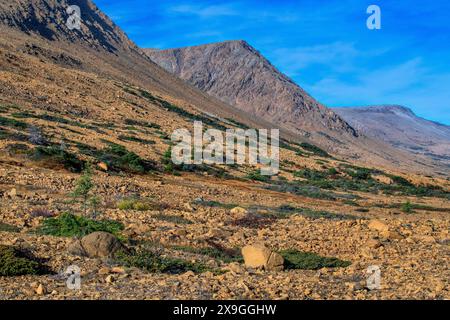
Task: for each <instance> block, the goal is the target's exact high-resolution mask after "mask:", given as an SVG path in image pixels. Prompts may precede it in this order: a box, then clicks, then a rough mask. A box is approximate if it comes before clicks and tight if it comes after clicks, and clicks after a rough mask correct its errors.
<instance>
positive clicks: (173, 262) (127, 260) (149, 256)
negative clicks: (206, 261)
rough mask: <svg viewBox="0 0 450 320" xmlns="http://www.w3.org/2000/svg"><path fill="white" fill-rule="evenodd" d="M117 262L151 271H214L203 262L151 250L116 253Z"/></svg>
mask: <svg viewBox="0 0 450 320" xmlns="http://www.w3.org/2000/svg"><path fill="white" fill-rule="evenodd" d="M115 262H116V263H118V264H121V265H123V266H125V267H128V268H131V267H134V268H139V269H142V270H145V271H147V272H150V273H170V274H179V273H185V272H187V271H193V272H195V273H203V272H206V271H212V270H211V268H209V267H207V266H205V265H203V264H200V263H191V262H187V261H184V260H181V259H173V258H163V257H161V255H159V254H158V253H156V252H153V251H151V250H136V251H134V252H131V253H124V252H120V253H118V254H117V255H116V261H115Z"/></svg>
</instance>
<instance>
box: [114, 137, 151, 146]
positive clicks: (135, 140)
mask: <svg viewBox="0 0 450 320" xmlns="http://www.w3.org/2000/svg"><path fill="white" fill-rule="evenodd" d="M119 140H121V141H131V142H137V143H142V144H145V145H153V144H155V141H152V140H147V139H141V138H138V137H135V136H126V135H120V136H119Z"/></svg>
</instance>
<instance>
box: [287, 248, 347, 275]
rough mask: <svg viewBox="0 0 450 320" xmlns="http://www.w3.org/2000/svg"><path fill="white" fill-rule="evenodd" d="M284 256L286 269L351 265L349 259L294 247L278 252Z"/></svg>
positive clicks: (312, 268)
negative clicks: (331, 256) (330, 256)
mask: <svg viewBox="0 0 450 320" xmlns="http://www.w3.org/2000/svg"><path fill="white" fill-rule="evenodd" d="M280 254H281V256H282V257H283V258H284V266H285V268H286V269H288V270H289V269H301V270H318V269H322V268H345V267H348V266H349V265H351V262H349V261H343V260H340V259H338V258H328V257H322V256H319V255H317V254H315V253H312V252H302V251H298V250H295V249H288V250H283V251H281V252H280Z"/></svg>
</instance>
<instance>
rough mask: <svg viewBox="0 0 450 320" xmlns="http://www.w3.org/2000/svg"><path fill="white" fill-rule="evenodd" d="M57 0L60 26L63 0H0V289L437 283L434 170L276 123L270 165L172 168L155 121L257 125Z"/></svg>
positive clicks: (332, 288) (28, 292)
mask: <svg viewBox="0 0 450 320" xmlns="http://www.w3.org/2000/svg"><path fill="white" fill-rule="evenodd" d="M71 4H79V5H80V7H82V8H84V10H88V14H87V15H86V17H87V18H86V21H83V24H82V30H81V31H74V33H73V34H72V33H71V32H68V31H66V30H60V29H59V27H58V26H59V24H60V23H61V20H64V19H63V18H64V17H65V16H64V10H65V7H66V5H67V2H65V1H51V0H33V1H30V2H25V1H13V2H12V1H6V0H0V16H1V17H2V18H1V19H0V150H1V152H0V238H1V240H0V298H1V299H17V300H34V299H36V300H37V299H41V300H49V299H448V298H449V297H450V294H449V279H450V277H449V275H450V274H449V269H448V266H449V239H450V238H449V225H450V220H449V213H450V204H449V197H450V193H449V192H450V183H449V177H448V172H447V173H446V174H441V175H434V174H430V175H428V176H427V175H424V174H417V173H416V172H414V170H410V171H408V170H406V169H405V168H406V167H408V161H411V160H406V161H405V163H403V162H402V166H399V167H397V168H395V167H394V166H392V165H391V166H388V165H387V162H384V166H382V165H371V164H370V163H366V164H361V163H360V162H359V163H356V162H353V161H351V159H344V158H341V157H340V156H339V155H334V154H331V155H330V154H329V153H328V152H326V151H325V150H322V149H321V148H319V147H317V146H315V145H312V144H308V143H304V142H303V140H300V139H299V138H298V137H297V136H295V135H294V134H293V133H290V132H289V130H287V129H286V130H283V131H282V134H283V143H282V146H281V150H280V153H281V154H280V161H281V167H280V169H281V172H280V174H279V175H278V176H274V177H271V178H267V177H264V176H261V175H260V174H258V173H259V171H258V170H257V169H258V168H257V167H252V166H225V165H204V166H200V167H183V166H174V165H173V164H171V163H170V162H169V161H168V157H167V154H168V151H170V145H171V143H170V135H171V133H172V132H173V131H174V130H175V129H179V128H183V127H186V128H192V122H193V120H202V121H203V122H204V123H205V125H206V126H207V127H209V128H220V129H224V128H233V127H246V126H254V127H257V128H258V127H267V126H268V125H270V123H269V122H267V120H264V119H259V118H258V117H254V116H249V115H248V114H247V113H245V112H243V111H242V110H239V109H237V108H234V107H233V106H229V105H228V104H226V103H223V102H221V101H219V100H217V99H216V98H213V97H210V96H208V95H207V94H205V93H202V92H201V91H199V90H198V89H196V88H195V87H193V86H191V85H189V84H186V83H185V82H183V81H182V80H179V79H177V78H175V77H174V76H173V75H171V74H170V73H168V72H166V71H165V70H163V69H162V68H160V67H158V66H157V65H156V64H154V63H153V62H151V61H150V59H149V58H147V57H146V56H145V55H144V54H143V53H142V52H141V51H140V49H138V48H137V47H136V46H135V45H134V44H133V43H132V42H131V41H129V40H128V39H127V38H124V37H126V36H125V35H124V34H123V33H120V31H119V30H117V29H116V27H113V23H112V22H111V21H110V20H109V18H107V17H106V16H105V15H103V14H101V13H100V12H99V10H98V9H96V7H95V6H94V5H93V4H92V3H91V2H90V1H87V0H77V1H71ZM52 15H53V16H54V17H60V18H52V19H50V18H48V17H50V16H52ZM47 19H49V20H47ZM23 21H27V23H26V28H25V27H23V23H22V22H23ZM43 21H45V26H48V28H47V27H45V28H44V29H45V30H51V34H50V35H49V34H48V33H46V32H45V33H44V34H43V33H42V32H41V31H39V30H36V29H35V26H37V25H39V26H40V25H41V24H43V23H44V22H43ZM58 21H59V22H58ZM38 22H39V23H38ZM52 25H54V26H53V27H51V26H52ZM107 26H110V27H107ZM78 33H81V35H79V36H80V38H77V34H78ZM99 33H100V34H101V36H99ZM91 35H92V36H91ZM75 38H77V39H75ZM111 48H114V49H111ZM326 112H327V111H326ZM342 125H344V126H346V125H345V123H343V122H342ZM350 136H352V134H350ZM296 137H297V138H298V139H296ZM285 138H286V139H285ZM288 138H291V139H288ZM289 140H290V141H289ZM302 142H303V143H302ZM369 147H370V146H368V147H367V148H369ZM392 157H393V158H394V159H395V160H396V161H399V159H402V158H401V157H400V156H399V155H396V154H394V156H392ZM374 159H378V158H377V157H374ZM359 160H361V159H359ZM391 160H392V159H391ZM382 164H383V162H382ZM374 265H375V266H379V268H380V270H381V283H380V287H377V288H375V289H374V288H371V286H370V285H368V283H367V281H366V280H367V269H368V267H370V266H374ZM70 266H76V267H78V268H79V270H80V276H81V287H80V288H79V289H75V290H73V288H70V286H69V287H68V286H67V279H68V278H69V277H70V275H69V274H67V273H66V271H67V269H68V268H69V267H70Z"/></svg>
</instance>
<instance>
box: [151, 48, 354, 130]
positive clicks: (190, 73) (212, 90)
mask: <svg viewBox="0 0 450 320" xmlns="http://www.w3.org/2000/svg"><path fill="white" fill-rule="evenodd" d="M147 54H148V55H149V56H150V57H151V58H152V60H153V61H155V62H156V63H157V64H159V65H160V66H162V67H163V68H164V69H166V70H168V71H169V72H171V73H173V74H175V75H177V76H178V77H180V78H181V79H184V80H186V81H188V82H189V83H191V84H193V85H194V86H196V87H197V88H199V89H201V90H203V91H205V92H207V93H208V94H211V95H213V96H215V97H217V98H219V99H221V100H223V101H224V102H226V103H229V104H231V105H235V106H238V107H239V108H240V109H242V110H244V111H246V112H248V113H249V114H251V115H253V116H261V117H264V118H266V119H271V120H273V121H274V122H275V123H279V124H283V125H291V126H292V127H293V128H294V129H295V130H297V131H299V132H302V133H303V134H304V135H308V134H311V133H314V132H324V133H325V132H330V131H336V132H337V133H339V134H341V135H343V134H346V135H350V136H355V137H356V136H357V133H356V132H355V130H353V128H352V127H351V126H349V125H348V124H347V123H346V122H345V121H343V120H342V119H341V118H340V117H338V116H337V115H336V114H335V113H334V112H332V111H331V110H329V109H327V108H326V107H324V106H323V105H321V104H320V103H318V102H317V101H316V100H314V99H313V98H312V97H311V96H310V95H308V94H307V93H306V92H305V91H304V90H303V89H302V88H300V87H299V86H298V85H296V84H295V83H294V82H292V81H291V80H290V79H289V78H288V77H286V76H285V75H283V74H282V73H281V72H279V71H278V70H277V69H276V68H275V67H274V66H273V65H272V64H271V63H270V62H269V61H268V60H267V59H265V58H264V57H263V56H262V55H261V54H260V53H259V52H258V51H256V50H255V49H254V48H253V47H251V46H250V45H249V44H248V43H246V42H245V41H229V42H223V43H216V44H210V45H203V46H196V47H188V48H182V49H173V50H162V51H158V50H147Z"/></svg>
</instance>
